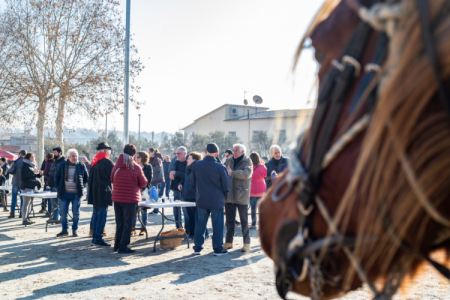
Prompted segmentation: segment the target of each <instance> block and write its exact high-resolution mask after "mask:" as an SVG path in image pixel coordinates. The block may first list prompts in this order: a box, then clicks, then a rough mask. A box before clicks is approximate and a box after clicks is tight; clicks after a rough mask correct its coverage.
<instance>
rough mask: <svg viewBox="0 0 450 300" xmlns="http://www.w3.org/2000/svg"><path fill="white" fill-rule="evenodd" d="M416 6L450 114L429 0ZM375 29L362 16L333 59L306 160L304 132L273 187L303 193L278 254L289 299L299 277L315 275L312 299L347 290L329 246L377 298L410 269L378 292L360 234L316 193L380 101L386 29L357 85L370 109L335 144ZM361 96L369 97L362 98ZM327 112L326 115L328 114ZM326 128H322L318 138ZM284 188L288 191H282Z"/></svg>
mask: <svg viewBox="0 0 450 300" xmlns="http://www.w3.org/2000/svg"><path fill="white" fill-rule="evenodd" d="M380 2H383V1H382V0H374V1H372V5H373V4H375V3H380ZM417 5H418V9H419V14H420V20H421V26H422V33H423V38H424V42H425V45H426V51H427V55H428V57H429V59H430V62H431V65H432V67H433V69H434V73H435V76H436V80H437V82H438V85H439V94H440V96H441V99H442V101H443V102H444V107H445V108H446V110H447V112H448V114H449V116H450V97H449V94H448V91H447V90H446V89H445V86H444V84H443V81H442V78H441V77H440V75H439V70H438V68H437V66H438V64H437V58H436V51H435V49H434V44H433V39H432V34H431V31H430V24H429V23H430V22H429V19H428V3H427V0H417ZM372 30H373V29H372V27H371V26H370V25H369V24H368V23H366V22H364V21H361V22H360V23H359V25H358V27H357V28H356V30H355V32H354V34H353V36H352V38H351V39H350V41H349V43H348V44H347V46H346V49H345V51H344V54H343V55H342V56H341V59H340V62H336V61H334V62H333V66H334V68H333V69H331V70H330V71H329V72H328V74H327V75H326V78H325V81H324V84H323V86H322V88H321V89H320V91H319V99H318V103H317V107H316V113H315V116H314V119H313V123H312V125H311V129H310V131H309V142H308V152H307V157H306V163H305V165H303V163H302V160H301V157H302V154H303V151H304V145H305V144H304V136H300V137H299V140H298V146H297V153H296V155H295V156H294V157H292V159H291V166H290V171H289V173H288V174H287V175H286V177H284V178H283V180H282V181H281V182H280V183H279V184H278V185H277V186H276V187H275V189H274V191H273V195H272V199H273V201H275V202H278V201H281V200H283V199H284V198H285V197H286V196H288V195H289V194H290V193H291V192H292V191H293V190H295V192H296V193H297V194H298V195H299V199H298V202H297V206H298V209H299V211H300V218H299V221H298V222H288V223H286V224H285V225H284V226H283V227H282V228H281V229H280V231H279V240H278V246H279V247H278V253H277V258H276V259H277V270H276V288H277V291H278V294H279V295H280V297H282V298H283V299H285V297H286V295H287V293H288V291H289V290H291V289H292V287H293V285H294V283H295V282H296V281H299V282H301V281H304V280H305V279H306V277H309V279H310V288H311V294H310V297H311V298H312V299H313V300H316V299H320V298H321V295H322V288H323V285H324V284H325V283H326V284H329V285H331V286H333V287H335V288H336V289H338V290H341V291H346V290H348V289H347V288H346V287H343V286H342V279H341V278H340V277H336V276H333V275H332V274H330V273H329V272H328V271H327V270H326V269H325V268H323V266H322V265H321V259H319V257H320V256H321V255H323V254H324V251H325V252H330V251H334V250H336V249H341V250H343V251H344V253H345V254H346V256H347V258H348V259H349V261H350V263H351V265H352V267H353V268H354V269H355V271H356V273H357V275H358V276H359V278H360V279H361V280H362V281H363V282H366V283H367V284H368V286H369V288H370V289H371V290H372V292H373V293H374V295H375V296H374V300H375V299H376V300H381V299H383V300H384V299H391V297H392V296H393V295H394V294H395V292H396V291H397V289H398V288H399V285H400V283H401V279H402V278H403V276H404V274H405V271H406V270H405V268H401V267H399V268H397V269H396V270H394V271H391V273H390V274H389V277H388V278H387V280H386V284H385V286H384V288H383V290H382V291H379V290H378V289H377V288H376V287H375V284H374V283H373V282H372V281H371V280H370V279H369V278H368V276H367V275H366V273H365V271H364V270H363V268H362V267H361V265H360V264H359V262H358V261H357V259H356V258H355V257H354V255H353V253H352V252H351V251H350V248H351V247H353V246H354V245H355V242H356V238H355V237H347V236H343V235H342V234H341V233H340V232H339V230H338V228H337V226H336V224H335V222H333V219H332V218H331V216H330V214H329V213H328V210H327V208H326V206H325V205H324V203H323V201H322V199H321V198H320V197H319V196H318V195H317V190H318V187H319V186H320V183H321V176H322V172H323V170H324V169H325V168H326V167H327V166H328V165H329V163H330V162H331V161H332V160H333V159H334V158H335V157H336V156H337V155H338V154H339V153H340V152H341V151H342V150H343V149H344V148H345V147H346V146H347V145H348V144H349V143H350V142H351V141H352V140H353V139H354V138H355V137H356V136H357V135H358V134H360V133H361V132H363V131H364V130H365V129H366V128H367V125H368V123H369V119H370V113H371V111H373V108H374V106H375V105H376V98H377V97H376V94H377V89H378V84H371V83H373V82H374V79H376V78H375V77H376V76H377V75H378V72H379V71H380V69H381V68H380V66H381V65H382V64H383V62H384V60H385V57H386V53H387V48H388V43H389V38H388V36H387V35H386V33H382V32H380V35H379V38H378V41H377V45H376V51H375V55H374V57H373V61H372V63H371V64H370V66H371V68H367V66H366V73H365V75H364V77H363V78H362V79H361V81H360V84H359V85H358V87H357V89H356V92H355V95H354V97H353V99H352V101H351V106H350V107H351V110H352V111H353V110H354V107H355V106H357V105H361V102H363V101H366V103H367V105H368V108H369V113H368V114H367V115H365V116H363V117H362V118H361V119H360V120H359V121H358V122H356V123H354V125H352V127H351V128H350V129H349V130H348V131H347V132H346V133H345V134H344V135H343V136H342V137H341V138H339V140H338V141H337V142H336V143H335V144H333V145H332V147H331V148H330V143H331V139H332V136H333V131H334V130H335V128H336V125H337V122H338V119H339V116H340V114H341V111H342V108H343V105H344V100H345V99H346V95H347V93H348V91H349V88H350V87H351V86H352V85H353V80H354V79H355V78H356V77H358V76H359V74H358V73H359V72H360V69H361V65H360V63H359V62H360V61H361V60H362V56H363V54H364V51H365V48H366V46H367V43H368V40H369V37H370V34H371V33H372ZM362 95H364V96H365V97H362ZM325 116H326V117H327V118H326V119H325ZM324 119H325V120H324ZM321 128H322V132H321V135H320V138H319V131H320V130H321ZM316 145H317V147H316ZM282 190H283V192H281V191H282ZM316 209H318V210H319V212H320V213H321V215H322V217H323V218H324V219H325V221H326V223H327V225H328V228H329V231H330V233H331V236H327V237H325V238H318V239H315V238H314V237H313V236H312V235H311V233H310V230H309V228H311V223H312V212H313V211H314V210H316ZM391 235H392V238H393V239H396V234H395V233H393V232H391ZM377 240H378V238H377V237H364V238H363V239H362V242H363V243H373V242H375V241H377ZM400 243H401V247H400V248H401V249H402V250H403V251H407V252H409V253H410V254H412V256H413V257H416V258H420V259H424V260H427V261H428V262H430V263H431V265H432V266H434V267H435V268H436V269H437V270H438V271H439V272H440V273H441V274H443V275H444V276H445V277H446V278H448V279H450V270H449V269H448V268H446V267H445V266H443V265H441V264H439V263H437V262H435V261H433V260H431V259H430V258H429V257H426V256H423V255H422V254H420V253H417V251H415V250H414V249H413V248H412V247H410V246H409V245H407V244H406V243H405V242H404V241H402V240H401V241H400ZM321 251H322V252H321ZM320 252H321V253H320Z"/></svg>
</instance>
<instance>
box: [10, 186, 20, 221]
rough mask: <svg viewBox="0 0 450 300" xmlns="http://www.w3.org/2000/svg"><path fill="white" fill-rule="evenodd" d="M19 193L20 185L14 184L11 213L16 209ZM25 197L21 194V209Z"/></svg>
mask: <svg viewBox="0 0 450 300" xmlns="http://www.w3.org/2000/svg"><path fill="white" fill-rule="evenodd" d="M18 194H19V187H18V186H15V185H13V187H12V195H11V213H12V214H13V213H14V212H15V211H16V205H17V195H18ZM22 205H23V198H22V196H20V210H21V211H22Z"/></svg>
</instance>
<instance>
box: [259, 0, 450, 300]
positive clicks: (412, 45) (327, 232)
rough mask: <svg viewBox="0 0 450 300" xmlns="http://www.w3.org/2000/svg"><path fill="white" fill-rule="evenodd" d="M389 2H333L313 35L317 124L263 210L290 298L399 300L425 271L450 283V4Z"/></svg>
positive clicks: (264, 238)
mask: <svg viewBox="0 0 450 300" xmlns="http://www.w3.org/2000/svg"><path fill="white" fill-rule="evenodd" d="M385 2H386V3H383V1H376V0H359V1H358V0H342V1H337V0H327V1H325V4H324V5H323V7H322V8H321V10H320V11H319V12H318V14H317V15H316V17H315V19H314V20H313V22H312V24H311V26H310V28H309V30H308V32H307V34H306V38H308V37H309V38H310V39H311V41H312V46H313V47H314V48H315V57H316V60H317V61H318V63H319V64H320V65H321V66H320V70H319V74H318V77H319V99H318V104H317V108H316V112H315V115H314V117H313V121H312V125H311V128H310V129H309V130H308V131H307V132H306V133H305V134H304V136H303V137H301V138H300V139H299V142H298V146H297V148H296V151H295V153H294V157H293V159H292V160H291V161H293V163H292V165H291V167H290V169H289V171H287V173H285V174H283V175H282V176H281V177H280V178H279V180H278V182H277V184H275V185H274V186H273V187H272V188H271V189H270V190H269V191H268V192H267V195H266V196H265V197H264V199H263V200H262V201H261V204H260V206H259V209H260V214H261V218H262V219H263V220H265V221H264V222H261V225H260V239H261V245H262V248H263V249H264V251H265V252H266V253H267V255H268V256H269V257H270V258H271V259H272V260H273V261H274V263H275V267H276V271H277V274H276V276H277V282H276V286H277V289H278V292H279V294H280V296H281V297H283V298H284V297H285V296H286V293H287V292H288V291H293V292H295V293H299V294H302V295H310V296H311V298H313V299H330V298H333V297H337V296H340V295H342V294H345V293H347V292H349V291H351V290H355V289H356V288H358V287H360V286H361V285H362V284H363V283H364V282H365V283H367V284H368V286H369V288H371V290H372V291H373V293H374V297H375V299H390V298H391V296H392V295H393V294H394V293H395V292H396V291H397V289H398V287H399V286H400V284H401V282H402V280H403V278H404V276H405V275H408V274H409V275H414V273H415V271H416V270H417V268H418V266H419V264H420V263H422V262H424V261H427V262H429V263H431V264H432V265H433V266H434V267H435V268H436V269H438V271H440V272H441V273H442V274H443V275H444V276H446V277H447V278H449V277H450V271H449V270H448V269H446V268H445V267H444V266H443V265H441V264H439V263H437V262H435V261H433V260H431V259H430V258H429V256H430V253H431V252H432V251H435V250H436V249H442V248H444V249H447V251H449V250H450V209H449V207H450V205H449V204H450V202H449V201H450V188H449V184H450V122H449V113H450V105H449V100H450V98H449V96H448V95H449V93H448V88H447V86H448V85H449V84H450V82H449V81H450V55H449V54H448V53H450V17H449V14H450V13H449V12H450V1H448V0H402V1H401V0H397V1H395V0H392V1H385ZM303 42H304V40H303V41H302V42H301V44H300V47H299V50H298V52H297V56H296V60H297V59H298V56H299V55H300V52H301V49H302V47H303ZM380 285H381V286H382V288H381V289H380Z"/></svg>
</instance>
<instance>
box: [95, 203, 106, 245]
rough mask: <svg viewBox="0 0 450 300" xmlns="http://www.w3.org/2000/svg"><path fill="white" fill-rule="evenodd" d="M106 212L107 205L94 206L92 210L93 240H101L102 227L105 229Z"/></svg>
mask: <svg viewBox="0 0 450 300" xmlns="http://www.w3.org/2000/svg"><path fill="white" fill-rule="evenodd" d="M107 214H108V206H107V207H99V206H94V210H93V211H92V219H91V224H92V233H93V238H92V239H93V240H94V241H101V240H103V236H102V234H103V229H105V224H106V217H107Z"/></svg>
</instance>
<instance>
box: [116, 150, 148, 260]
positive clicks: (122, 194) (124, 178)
mask: <svg viewBox="0 0 450 300" xmlns="http://www.w3.org/2000/svg"><path fill="white" fill-rule="evenodd" d="M135 155H136V147H135V146H134V145H133V144H128V145H125V147H124V148H123V154H120V156H119V158H118V159H117V162H116V164H115V165H114V168H113V170H112V172H111V183H112V184H113V192H112V201H114V211H115V214H116V238H115V241H114V251H119V253H134V252H135V250H131V249H130V248H128V245H129V244H130V233H131V229H132V227H133V220H134V214H135V212H136V208H137V204H138V203H139V201H141V198H142V195H141V189H142V188H145V187H146V186H147V184H148V181H147V179H146V178H145V176H144V172H143V171H142V169H141V167H140V166H139V165H138V164H137V163H136V162H135V161H134V156H135Z"/></svg>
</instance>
